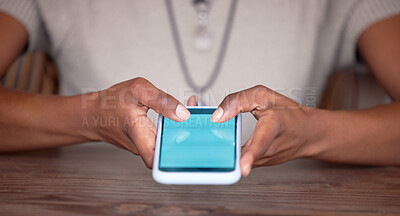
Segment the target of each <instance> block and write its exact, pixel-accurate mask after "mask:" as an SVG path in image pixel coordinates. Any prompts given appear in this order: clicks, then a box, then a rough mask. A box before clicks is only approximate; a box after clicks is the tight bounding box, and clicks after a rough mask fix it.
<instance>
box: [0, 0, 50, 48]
mask: <svg viewBox="0 0 400 216" xmlns="http://www.w3.org/2000/svg"><path fill="white" fill-rule="evenodd" d="M0 11H2V12H3V13H6V14H8V15H10V16H12V17H13V18H14V19H16V20H17V21H19V22H20V23H21V24H22V25H23V26H24V27H25V29H26V31H27V32H28V35H29V41H28V46H27V49H26V50H25V51H36V50H44V49H47V48H48V44H49V43H48V39H47V38H48V37H47V34H46V31H45V27H44V24H43V21H42V19H41V16H40V11H39V10H38V7H37V5H36V1H34V0H28V1H27V0H1V1H0Z"/></svg>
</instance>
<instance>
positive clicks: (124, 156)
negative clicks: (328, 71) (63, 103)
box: [0, 144, 400, 216]
mask: <svg viewBox="0 0 400 216" xmlns="http://www.w3.org/2000/svg"><path fill="white" fill-rule="evenodd" d="M0 169H1V170H0V215H173V216H179V215H336V214H340V215H381V214H385V215H399V214H400V167H365V166H350V165H338V164H330V163H324V162H318V161H312V160H297V161H292V162H288V163H285V164H283V165H278V166H273V167H265V168H258V169H255V170H253V172H252V173H251V174H250V176H249V177H247V178H243V179H242V180H241V181H240V182H239V183H237V184H235V185H230V186H178V185H173V186H166V185H161V184H158V183H156V182H154V181H153V179H152V177H151V171H150V170H148V169H147V168H145V166H144V165H143V162H142V161H141V159H140V158H139V157H137V156H134V155H132V154H130V153H128V152H126V151H123V150H119V149H117V148H114V147H112V146H110V145H107V144H84V145H79V146H73V147H65V148H61V149H53V150H43V151H35V152H25V153H18V154H6V155H0Z"/></svg>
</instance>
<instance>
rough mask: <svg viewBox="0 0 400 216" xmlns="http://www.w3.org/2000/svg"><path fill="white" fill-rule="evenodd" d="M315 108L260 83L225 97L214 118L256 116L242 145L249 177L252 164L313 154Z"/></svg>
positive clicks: (243, 168)
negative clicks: (249, 114) (311, 122)
mask: <svg viewBox="0 0 400 216" xmlns="http://www.w3.org/2000/svg"><path fill="white" fill-rule="evenodd" d="M313 110H315V109H311V108H308V107H305V106H302V105H301V104H298V103H296V102H294V101H292V100H291V99H289V98H287V97H285V96H283V95H280V94H278V93H276V92H274V91H272V90H271V89H268V88H267V87H265V86H261V85H258V86H254V87H252V88H249V89H246V90H243V91H240V92H236V93H233V94H230V95H228V96H227V97H225V99H224V100H223V101H222V103H221V104H220V105H219V106H218V108H217V110H215V112H214V113H213V115H212V116H211V121H213V122H217V123H222V122H225V121H228V120H229V119H231V118H233V117H234V116H236V115H237V114H239V113H243V112H251V113H252V114H253V116H254V117H255V118H256V119H257V124H256V127H255V129H254V132H253V134H252V135H251V137H250V138H249V140H247V142H246V143H245V145H244V146H243V147H242V157H241V161H240V166H241V169H242V175H243V176H247V175H248V174H249V173H250V171H251V168H252V167H259V166H268V165H275V164H280V163H283V162H286V161H289V160H292V159H296V158H301V157H308V156H310V152H312V149H313V147H311V146H312V144H313V143H316V139H315V138H314V137H313V133H312V129H310V128H309V123H308V122H309V121H311V120H310V118H309V117H310V113H312V111H313ZM309 147H311V150H310V148H309Z"/></svg>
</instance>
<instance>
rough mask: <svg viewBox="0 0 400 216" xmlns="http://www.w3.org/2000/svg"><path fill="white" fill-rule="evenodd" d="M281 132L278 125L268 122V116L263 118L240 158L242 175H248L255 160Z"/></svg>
mask: <svg viewBox="0 0 400 216" xmlns="http://www.w3.org/2000/svg"><path fill="white" fill-rule="evenodd" d="M278 134H279V130H278V127H276V126H275V125H273V124H271V123H270V122H268V119H267V118H261V119H260V120H259V121H258V122H257V124H256V128H255V129H254V132H253V135H252V139H251V141H250V142H249V143H248V144H247V145H248V147H247V149H246V150H245V152H244V153H243V155H242V158H241V160H240V167H241V169H242V175H243V176H248V175H249V173H250V171H251V168H252V167H253V164H254V162H255V161H257V160H258V159H259V158H261V157H262V156H263V155H264V154H265V153H266V152H267V151H268V148H269V146H270V144H271V143H272V141H273V140H274V139H275V137H276V136H277V135H278Z"/></svg>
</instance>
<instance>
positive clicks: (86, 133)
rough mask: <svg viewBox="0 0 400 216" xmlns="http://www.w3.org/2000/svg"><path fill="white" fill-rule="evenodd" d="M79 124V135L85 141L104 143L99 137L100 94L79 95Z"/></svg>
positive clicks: (100, 118)
mask: <svg viewBox="0 0 400 216" xmlns="http://www.w3.org/2000/svg"><path fill="white" fill-rule="evenodd" d="M77 99H78V100H79V101H80V103H79V104H80V109H81V123H80V130H79V132H78V133H79V134H80V135H81V136H82V137H84V139H85V140H87V141H89V142H90V141H92V142H93V141H105V140H104V139H103V136H102V135H101V134H102V133H101V129H102V128H101V124H100V123H101V122H102V113H101V98H100V92H91V93H86V94H82V95H79V98H77Z"/></svg>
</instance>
